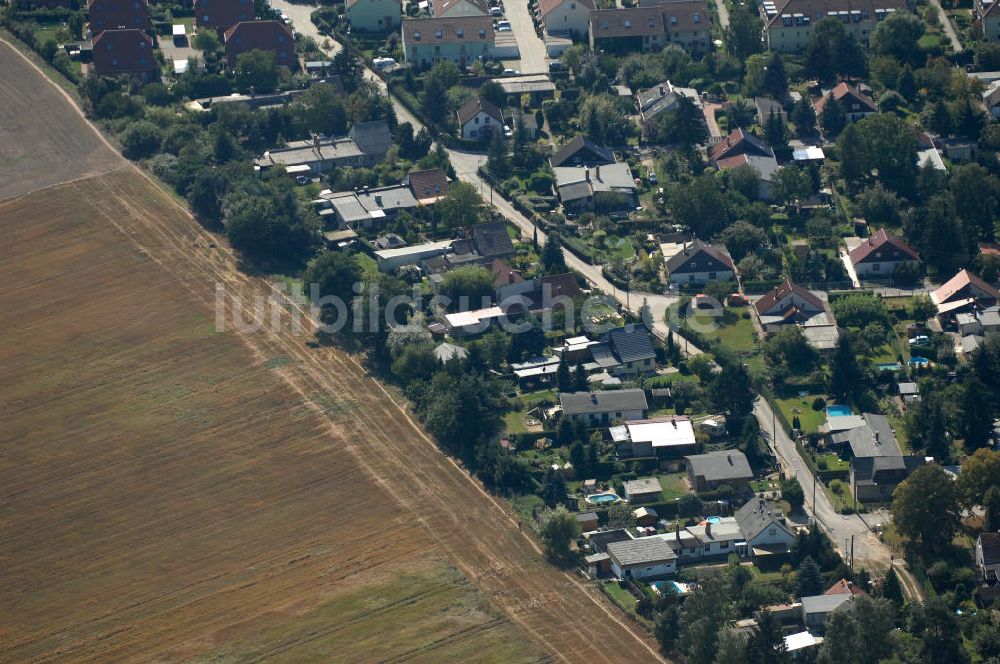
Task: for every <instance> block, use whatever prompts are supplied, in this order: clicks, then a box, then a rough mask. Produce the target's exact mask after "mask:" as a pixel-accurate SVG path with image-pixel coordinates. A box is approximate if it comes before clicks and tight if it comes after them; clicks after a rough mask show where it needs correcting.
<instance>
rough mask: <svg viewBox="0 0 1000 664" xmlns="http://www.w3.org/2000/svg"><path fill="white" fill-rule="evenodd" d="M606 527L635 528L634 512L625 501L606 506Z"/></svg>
mask: <svg viewBox="0 0 1000 664" xmlns="http://www.w3.org/2000/svg"><path fill="white" fill-rule="evenodd" d="M608 527H610V528H635V512H633V510H632V508H631V507H630V506H629V505H626V504H625V503H615V504H614V505H612V506H611V507H609V508H608Z"/></svg>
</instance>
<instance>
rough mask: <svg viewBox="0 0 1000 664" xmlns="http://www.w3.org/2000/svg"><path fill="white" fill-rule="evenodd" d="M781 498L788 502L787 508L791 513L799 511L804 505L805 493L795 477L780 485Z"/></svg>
mask: <svg viewBox="0 0 1000 664" xmlns="http://www.w3.org/2000/svg"><path fill="white" fill-rule="evenodd" d="M781 497H782V498H783V499H784V500H786V501H788V506H789V507H790V508H791V510H792V511H793V512H798V511H800V510H801V509H802V506H803V505H805V503H806V492H805V491H804V490H803V489H802V485H801V484H799V480H798V478H797V477H793V478H792V479H790V480H785V481H784V482H782V483H781Z"/></svg>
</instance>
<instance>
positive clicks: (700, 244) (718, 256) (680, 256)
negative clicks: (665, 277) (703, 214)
mask: <svg viewBox="0 0 1000 664" xmlns="http://www.w3.org/2000/svg"><path fill="white" fill-rule="evenodd" d="M703 257H704V259H705V260H708V259H711V260H708V262H707V263H698V264H697V265H694V266H692V265H690V264H689V263H690V262H691V261H694V262H697V261H700V260H703ZM711 261H715V262H717V263H719V264H720V266H722V267H725V268H726V269H729V270H735V269H736V267H735V265H734V264H733V259H732V258H731V257H730V256H729V251H727V250H726V245H724V244H720V245H718V246H712V245H711V244H709V243H708V242H705V241H703V240H699V239H698V238H695V239H694V240H693V241H692V242H691V244H685V245H684V248H683V249H681V250H680V251H678V252H677V253H676V254H674V255H673V256H671V257H670V260H668V261H667V263H666V266H667V274H684V273H687V272H712V271H714V270H712V269H710V268H709V267H706V266H707V265H711Z"/></svg>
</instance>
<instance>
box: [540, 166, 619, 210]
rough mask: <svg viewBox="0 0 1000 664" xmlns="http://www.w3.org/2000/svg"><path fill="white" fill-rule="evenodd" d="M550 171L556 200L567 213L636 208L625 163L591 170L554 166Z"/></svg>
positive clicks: (585, 167) (587, 168)
mask: <svg viewBox="0 0 1000 664" xmlns="http://www.w3.org/2000/svg"><path fill="white" fill-rule="evenodd" d="M552 172H553V174H554V175H555V178H556V191H557V192H558V194H559V201H560V202H561V203H562V205H563V207H564V208H565V209H566V210H567V211H571V212H582V211H587V210H597V211H600V212H622V211H631V210H632V209H633V208H634V207H635V194H636V184H635V179H634V178H633V177H632V171H631V169H630V168H629V166H628V164H627V163H625V162H622V163H620V164H607V165H603V166H602V165H598V166H594V167H593V168H590V167H587V166H583V167H573V166H557V167H555V168H553V169H552Z"/></svg>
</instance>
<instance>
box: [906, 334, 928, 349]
mask: <svg viewBox="0 0 1000 664" xmlns="http://www.w3.org/2000/svg"><path fill="white" fill-rule="evenodd" d="M930 343H931V338H930V337H929V336H927V335H926V334H918V335H917V336H915V337H913V338H912V339H910V345H911V346H927V345H930Z"/></svg>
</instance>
